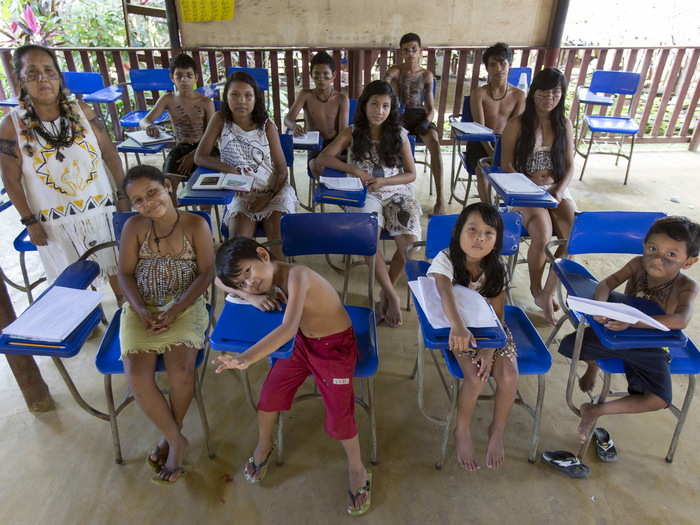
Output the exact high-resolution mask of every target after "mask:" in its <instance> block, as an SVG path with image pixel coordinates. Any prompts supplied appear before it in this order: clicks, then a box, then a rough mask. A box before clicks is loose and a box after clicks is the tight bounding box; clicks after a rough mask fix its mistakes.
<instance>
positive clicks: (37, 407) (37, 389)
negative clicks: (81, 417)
mask: <svg viewBox="0 0 700 525" xmlns="http://www.w3.org/2000/svg"><path fill="white" fill-rule="evenodd" d="M16 318H17V316H16V315H15V309H14V308H13V307H12V301H11V300H10V295H9V294H8V293H7V286H6V285H5V281H4V280H3V279H2V278H0V330H1V329H3V328H5V327H6V326H7V325H8V324H10V323H11V322H12V321H14V320H15V319H16ZM5 357H6V358H7V362H8V363H9V364H10V369H11V370H12V373H13V374H14V376H15V380H16V381H17V384H18V385H19V388H20V390H21V391H22V395H23V396H24V401H25V402H26V403H27V408H29V410H30V412H48V411H49V410H53V408H54V402H53V398H52V397H51V393H50V392H49V387H48V386H47V385H46V383H45V382H44V378H43V377H41V372H40V371H39V367H38V366H36V362H35V361H34V357H33V356H31V355H11V354H5Z"/></svg>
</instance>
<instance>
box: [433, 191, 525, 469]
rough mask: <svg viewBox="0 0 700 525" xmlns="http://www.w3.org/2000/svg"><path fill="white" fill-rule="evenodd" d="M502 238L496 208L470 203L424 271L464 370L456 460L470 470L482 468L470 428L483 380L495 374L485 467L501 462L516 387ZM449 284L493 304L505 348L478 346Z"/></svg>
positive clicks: (513, 347)
mask: <svg viewBox="0 0 700 525" xmlns="http://www.w3.org/2000/svg"><path fill="white" fill-rule="evenodd" d="M502 242H503V220H502V219H501V215H500V214H499V213H498V211H497V210H496V208H494V207H493V206H491V205H489V204H485V203H482V202H477V203H474V204H470V205H469V206H467V207H466V208H464V210H462V213H461V214H460V216H459V218H458V219H457V223H456V224H455V229H454V232H453V233H452V240H451V241H450V247H449V248H448V249H446V250H444V251H442V252H440V253H439V254H438V255H437V257H435V259H433V263H432V264H431V265H430V268H428V272H427V274H428V275H429V276H432V277H433V278H434V279H435V284H436V286H437V289H438V292H439V294H440V299H441V300H442V308H443V309H444V311H445V315H446V316H447V318H448V319H449V321H450V339H449V344H450V350H451V351H452V352H453V353H454V354H455V357H456V358H457V362H458V363H459V366H460V368H461V369H462V372H463V374H464V381H463V382H462V388H461V389H460V392H459V408H458V415H457V427H456V429H455V437H456V440H457V458H458V461H459V464H460V465H461V466H462V467H463V468H465V469H466V470H471V471H473V470H478V469H479V468H480V467H479V463H478V462H477V460H476V458H475V455H474V446H473V444H472V438H471V432H470V428H469V427H470V424H471V418H472V414H473V412H474V407H475V406H476V402H477V400H478V398H479V394H480V393H481V391H482V390H483V388H484V385H485V384H486V381H487V380H488V378H489V376H491V375H493V377H494V378H495V379H496V384H497V385H498V389H497V390H496V399H495V404H494V409H493V419H492V420H491V425H490V426H489V444H488V448H487V450H486V466H487V467H488V468H498V467H500V466H501V465H502V464H503V458H504V452H503V433H504V431H505V428H506V423H507V422H508V414H509V413H510V409H511V407H512V406H513V402H514V400H515V394H516V391H517V389H518V365H517V361H516V358H517V353H516V350H515V345H514V344H513V339H512V337H511V335H510V332H509V331H508V328H507V327H506V325H505V323H503V305H504V304H505V296H506V271H505V268H504V267H503V264H502V263H501V260H500V258H499V252H500V251H501V244H502ZM453 284H461V285H462V286H467V287H469V288H471V289H472V290H476V291H478V292H479V293H480V294H481V295H483V296H484V297H485V298H486V300H487V301H488V302H489V303H491V306H493V309H494V310H495V311H496V314H497V315H498V318H499V319H500V320H501V323H502V324H503V327H504V328H505V330H506V335H507V336H508V342H507V344H506V346H505V347H503V348H499V349H497V350H496V349H493V348H479V349H477V348H476V342H475V340H474V336H473V335H472V333H471V332H470V331H469V330H468V329H467V328H466V326H465V324H464V321H463V320H462V319H461V318H460V315H459V312H458V311H457V306H456V304H455V297H454V293H453V291H452V286H453Z"/></svg>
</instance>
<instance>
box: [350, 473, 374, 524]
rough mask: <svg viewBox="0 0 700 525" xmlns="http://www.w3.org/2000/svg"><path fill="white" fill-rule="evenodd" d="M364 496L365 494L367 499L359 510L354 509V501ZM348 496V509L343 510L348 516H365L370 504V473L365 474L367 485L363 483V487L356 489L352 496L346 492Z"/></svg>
mask: <svg viewBox="0 0 700 525" xmlns="http://www.w3.org/2000/svg"><path fill="white" fill-rule="evenodd" d="M365 494H367V499H366V500H365V502H364V504H363V505H362V506H361V507H360V508H359V509H356V508H355V501H357V499H358V498H360V497H362V496H363V495H365ZM348 495H349V496H350V501H351V502H352V503H351V505H348V507H347V508H346V509H345V510H347V511H348V514H349V515H350V516H362V515H363V514H366V513H367V511H368V510H369V507H370V505H371V504H372V473H371V472H367V483H365V485H364V487H360V488H359V489H357V491H355V493H354V494H353V492H352V491H350V490H348Z"/></svg>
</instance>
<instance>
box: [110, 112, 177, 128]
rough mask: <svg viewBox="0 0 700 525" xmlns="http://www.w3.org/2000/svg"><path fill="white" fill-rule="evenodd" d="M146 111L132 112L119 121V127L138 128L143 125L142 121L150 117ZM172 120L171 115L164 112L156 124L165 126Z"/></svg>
mask: <svg viewBox="0 0 700 525" xmlns="http://www.w3.org/2000/svg"><path fill="white" fill-rule="evenodd" d="M148 111H149V110H146V109H139V110H136V111H130V112H129V113H127V114H126V115H124V116H123V117H122V118H120V119H119V125H120V126H121V127H123V128H138V127H139V126H140V125H141V121H142V120H143V119H144V117H145V116H146V115H148ZM169 120H170V113H168V112H167V111H163V113H162V115H161V116H160V117H158V118H157V119H156V120H155V122H153V123H154V124H164V123H166V122H168V121H169Z"/></svg>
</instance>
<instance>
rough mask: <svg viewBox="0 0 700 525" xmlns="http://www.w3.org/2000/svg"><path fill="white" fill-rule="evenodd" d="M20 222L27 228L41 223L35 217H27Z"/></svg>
mask: <svg viewBox="0 0 700 525" xmlns="http://www.w3.org/2000/svg"><path fill="white" fill-rule="evenodd" d="M19 222H21V223H22V224H23V225H25V226H31V225H32V224H36V223H37V222H39V219H37V218H36V216H35V215H27V216H26V217H22V218H21V219H20V221H19Z"/></svg>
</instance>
